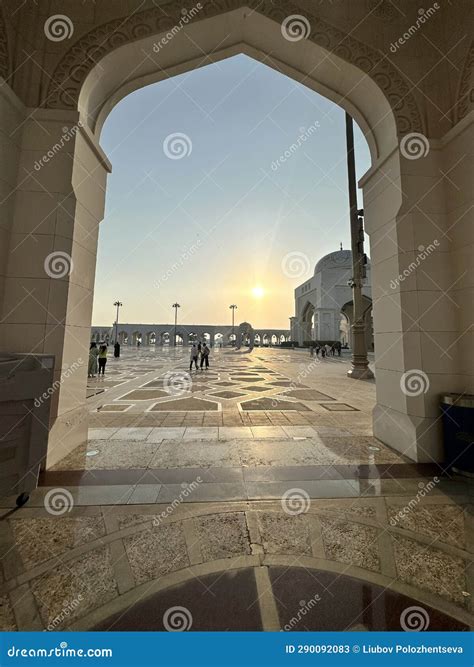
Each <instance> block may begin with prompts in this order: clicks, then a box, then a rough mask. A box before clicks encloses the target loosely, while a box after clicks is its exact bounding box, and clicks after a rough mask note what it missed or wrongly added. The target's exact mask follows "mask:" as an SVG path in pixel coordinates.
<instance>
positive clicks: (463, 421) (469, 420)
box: [441, 394, 474, 476]
mask: <svg viewBox="0 0 474 667" xmlns="http://www.w3.org/2000/svg"><path fill="white" fill-rule="evenodd" d="M441 411H442V415H443V416H442V419H443V433H444V453H445V463H447V465H448V467H449V468H450V469H451V470H453V471H454V472H460V473H464V474H467V475H472V476H474V396H473V395H472V394H464V395H463V394H446V395H445V396H443V397H442V399H441Z"/></svg>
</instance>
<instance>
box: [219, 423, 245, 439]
mask: <svg viewBox="0 0 474 667" xmlns="http://www.w3.org/2000/svg"><path fill="white" fill-rule="evenodd" d="M253 437H254V435H253V433H252V429H251V428H250V426H219V440H251V439H253Z"/></svg>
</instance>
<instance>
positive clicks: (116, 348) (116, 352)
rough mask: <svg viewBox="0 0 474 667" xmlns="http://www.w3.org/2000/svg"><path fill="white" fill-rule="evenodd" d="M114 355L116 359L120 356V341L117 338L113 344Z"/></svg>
mask: <svg viewBox="0 0 474 667" xmlns="http://www.w3.org/2000/svg"><path fill="white" fill-rule="evenodd" d="M114 357H115V358H116V359H118V358H119V357H120V343H119V342H118V340H117V341H116V342H115V345H114Z"/></svg>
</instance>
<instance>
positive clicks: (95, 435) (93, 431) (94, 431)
mask: <svg viewBox="0 0 474 667" xmlns="http://www.w3.org/2000/svg"><path fill="white" fill-rule="evenodd" d="M117 431H118V429H117V428H90V429H89V431H88V438H89V440H108V439H109V438H110V437H111V436H113V434H114V433H116V432H117Z"/></svg>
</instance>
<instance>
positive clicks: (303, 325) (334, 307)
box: [290, 249, 373, 350]
mask: <svg viewBox="0 0 474 667" xmlns="http://www.w3.org/2000/svg"><path fill="white" fill-rule="evenodd" d="M366 273H367V277H366V279H365V283H366V284H365V286H364V287H363V290H362V292H363V296H364V301H365V304H366V309H365V323H366V336H367V347H368V349H369V350H371V349H373V325H372V288H371V281H370V263H368V264H367V266H366ZM351 277H352V252H351V251H350V250H342V249H341V250H338V251H337V252H331V253H329V255H325V256H324V257H322V258H321V259H320V260H319V262H318V263H317V264H316V267H315V269H314V275H313V276H312V277H311V278H309V279H308V280H306V281H305V282H304V283H302V284H301V285H299V286H298V287H297V288H296V289H295V315H294V317H291V318H290V322H291V340H293V341H297V342H298V343H299V344H300V345H303V344H304V343H305V342H306V343H307V342H309V341H320V342H329V341H341V342H342V343H343V344H346V343H347V344H348V345H349V346H350V345H351V325H352V319H353V317H352V288H351V287H350V285H349V281H350V279H351Z"/></svg>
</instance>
